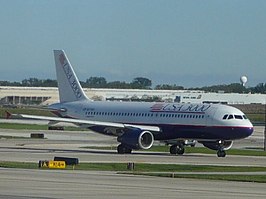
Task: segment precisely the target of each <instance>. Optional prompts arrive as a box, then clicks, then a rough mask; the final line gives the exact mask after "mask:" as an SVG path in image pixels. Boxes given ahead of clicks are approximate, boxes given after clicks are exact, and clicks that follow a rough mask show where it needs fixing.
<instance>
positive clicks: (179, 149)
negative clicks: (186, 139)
mask: <svg viewBox="0 0 266 199" xmlns="http://www.w3.org/2000/svg"><path fill="white" fill-rule="evenodd" d="M170 153H171V154H173V155H176V154H178V155H183V154H184V153H185V146H184V144H183V143H178V144H174V145H172V146H171V147H170Z"/></svg>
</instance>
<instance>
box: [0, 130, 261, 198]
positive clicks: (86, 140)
mask: <svg viewBox="0 0 266 199" xmlns="http://www.w3.org/2000/svg"><path fill="white" fill-rule="evenodd" d="M263 130H264V128H262V127H256V130H255V133H254V134H253V135H252V136H251V137H249V138H247V139H245V140H241V141H237V142H235V145H233V147H236V148H246V147H247V148H261V147H262V146H263ZM36 132H38V133H44V134H45V138H46V139H29V137H30V134H31V133H36ZM0 135H2V136H7V135H9V136H15V137H17V136H18V137H20V138H19V139H5V138H2V139H0V157H1V158H0V160H1V161H21V162H36V163H37V162H38V161H39V160H50V159H53V157H54V156H67V157H76V158H79V160H80V162H125V163H127V162H135V163H138V162H141V163H160V164H163V163H165V164H169V163H172V164H193V165H195V164H196V165H225V166H229V165H230V166H232V165H233V166H266V158H265V157H250V156H248V157H247V156H230V155H228V156H227V157H226V158H218V157H216V155H206V154H185V155H184V156H172V155H170V154H169V153H156V152H142V151H134V152H133V154H128V155H119V154H117V153H116V146H117V142H116V138H113V137H107V136H103V135H100V134H96V133H92V132H79V131H77V132H75V131H74V132H73V131H65V132H62V131H31V130H5V129H0ZM21 137H23V138H21ZM87 146H113V148H114V150H96V149H87V148H82V147H87ZM177 197H178V198H194V197H197V198H214V197H215V198H226V197H228V198H265V197H266V189H265V184H260V183H242V182H226V181H209V180H192V179H173V178H159V177H146V176H131V175H122V174H116V173H114V172H102V171H99V172H97V171H76V170H74V171H73V170H25V169H5V168H0V198H13V199H24V198H177Z"/></svg>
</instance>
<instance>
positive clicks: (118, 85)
mask: <svg viewBox="0 0 266 199" xmlns="http://www.w3.org/2000/svg"><path fill="white" fill-rule="evenodd" d="M80 84H81V86H82V87H84V88H115V89H154V90H185V89H186V90H203V91H205V92H221V91H222V92H225V93H262V94H266V83H259V84H257V85H256V86H255V87H248V88H246V87H244V86H242V85H241V84H240V83H231V84H227V85H226V84H224V85H213V86H204V87H196V88H184V87H183V86H179V85H176V84H172V85H171V84H159V85H156V86H155V87H154V88H152V81H151V80H150V79H148V78H145V77H136V78H134V79H133V80H132V81H131V82H125V81H110V82H108V81H107V80H106V79H105V78H104V77H90V78H88V79H86V81H81V82H80ZM0 86H24V87H57V81H56V80H52V79H38V78H29V79H24V80H22V81H21V82H10V81H0Z"/></svg>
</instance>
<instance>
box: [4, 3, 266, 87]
mask: <svg viewBox="0 0 266 199" xmlns="http://www.w3.org/2000/svg"><path fill="white" fill-rule="evenodd" d="M0 5H1V6H0V25H1V29H0V81H22V80H23V79H27V78H31V77H36V78H39V79H56V75H55V66H54V58H53V50H54V49H64V50H65V52H66V53H67V56H68V58H69V60H70V61H71V63H72V66H73V67H74V68H75V71H76V73H77V76H78V77H79V79H80V80H81V81H86V79H88V78H89V77H91V76H99V77H105V78H106V79H107V81H115V80H118V81H126V82H131V81H132V80H133V79H134V78H135V77H146V78H149V79H151V80H152V82H153V86H155V85H157V84H176V85H181V86H185V87H199V86H210V85H217V84H230V83H236V82H239V78H240V76H242V75H246V76H247V77H248V83H247V86H255V85H257V84H258V83H265V82H266V1H264V0H134V1H133V0H132V1H130V0H38V1H36V0H0Z"/></svg>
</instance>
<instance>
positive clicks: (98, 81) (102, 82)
mask: <svg viewBox="0 0 266 199" xmlns="http://www.w3.org/2000/svg"><path fill="white" fill-rule="evenodd" d="M85 85H86V87H90V88H105V87H106V85H107V81H106V79H105V78H104V77H90V78H89V79H87V80H86V84H85Z"/></svg>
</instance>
